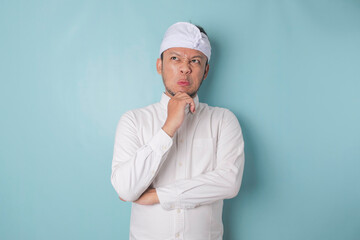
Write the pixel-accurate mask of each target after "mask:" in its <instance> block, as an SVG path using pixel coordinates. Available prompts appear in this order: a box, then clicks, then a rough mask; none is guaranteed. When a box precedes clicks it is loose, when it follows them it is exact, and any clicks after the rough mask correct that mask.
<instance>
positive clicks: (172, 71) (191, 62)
mask: <svg viewBox="0 0 360 240" xmlns="http://www.w3.org/2000/svg"><path fill="white" fill-rule="evenodd" d="M206 60H207V57H206V56H205V55H204V54H203V53H202V52H200V51H198V50H194V49H190V48H169V49H167V50H166V51H164V52H163V60H161V59H160V58H159V59H158V60H157V62H156V69H157V72H158V73H159V74H161V76H162V79H163V82H164V85H165V89H166V95H168V96H169V97H171V96H174V95H175V94H176V93H177V92H185V93H187V94H188V95H190V96H191V97H194V96H195V95H196V93H197V91H198V89H199V88H200V85H201V83H202V81H203V80H204V79H205V78H206V77H207V74H208V72H209V64H207V65H206Z"/></svg>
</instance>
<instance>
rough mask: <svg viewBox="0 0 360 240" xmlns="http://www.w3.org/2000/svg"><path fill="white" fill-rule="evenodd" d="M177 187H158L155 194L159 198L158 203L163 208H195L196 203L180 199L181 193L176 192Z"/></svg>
mask: <svg viewBox="0 0 360 240" xmlns="http://www.w3.org/2000/svg"><path fill="white" fill-rule="evenodd" d="M177 191H178V190H177V187H175V186H173V185H171V187H158V188H156V194H157V196H158V198H159V202H160V205H161V207H162V208H163V209H165V210H173V209H178V208H181V209H190V208H195V207H196V204H194V203H190V202H185V201H182V200H181V195H180V194H178V193H177Z"/></svg>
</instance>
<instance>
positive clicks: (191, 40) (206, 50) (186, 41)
mask: <svg viewBox="0 0 360 240" xmlns="http://www.w3.org/2000/svg"><path fill="white" fill-rule="evenodd" d="M173 47H184V48H191V49H195V50H198V51H200V52H202V53H203V54H204V55H205V56H206V57H207V58H208V61H210V55H211V46H210V41H209V39H208V37H207V36H206V35H205V34H204V33H202V32H200V30H199V29H198V28H197V27H196V26H195V25H194V24H191V23H188V22H178V23H175V24H173V25H171V26H170V27H169V28H168V29H167V30H166V32H165V35H164V38H163V40H162V42H161V45H160V55H161V54H162V53H163V52H164V51H165V50H167V49H169V48H173Z"/></svg>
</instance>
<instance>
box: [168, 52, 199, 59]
mask: <svg viewBox="0 0 360 240" xmlns="http://www.w3.org/2000/svg"><path fill="white" fill-rule="evenodd" d="M169 54H175V55H177V56H181V54H179V53H177V52H173V51H171V52H169ZM191 58H200V59H203V58H204V57H203V56H201V55H196V56H193V57H191Z"/></svg>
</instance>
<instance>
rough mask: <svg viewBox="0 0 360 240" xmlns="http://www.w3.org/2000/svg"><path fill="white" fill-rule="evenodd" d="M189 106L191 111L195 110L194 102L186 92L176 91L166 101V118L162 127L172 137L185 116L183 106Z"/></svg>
mask: <svg viewBox="0 0 360 240" xmlns="http://www.w3.org/2000/svg"><path fill="white" fill-rule="evenodd" d="M187 106H189V108H190V111H191V112H192V113H194V112H195V102H194V99H192V98H191V97H190V96H189V95H188V94H187V93H184V92H177V93H176V94H175V96H173V97H172V98H171V99H170V100H169V103H168V107H167V112H168V114H167V119H166V121H165V124H164V126H163V127H162V129H163V130H164V131H165V132H166V133H167V134H168V135H169V136H170V137H173V136H174V134H175V132H176V131H177V130H178V129H179V127H180V126H181V124H182V123H183V121H184V118H185V108H186V107H187Z"/></svg>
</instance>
